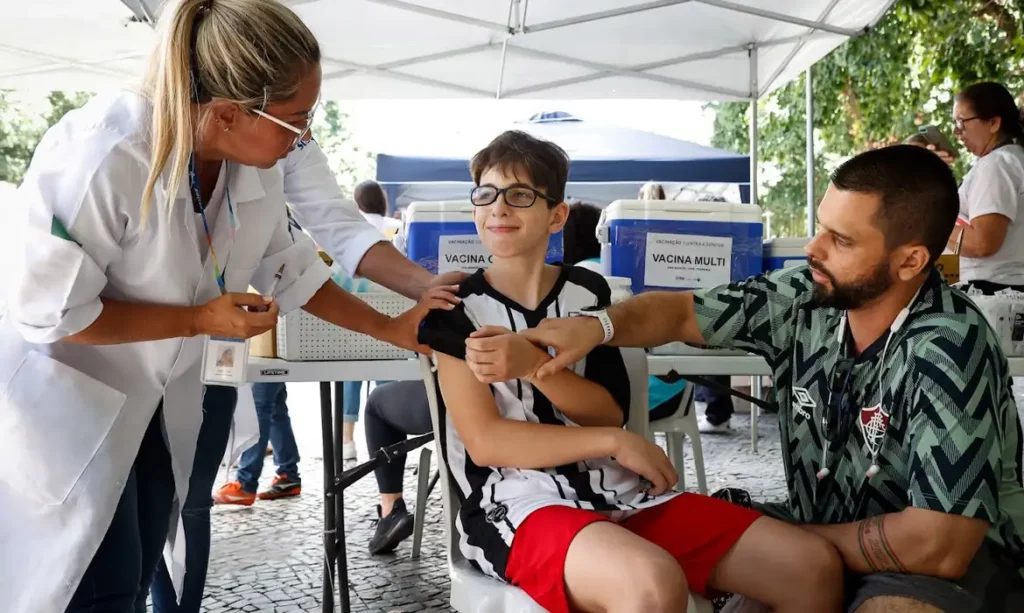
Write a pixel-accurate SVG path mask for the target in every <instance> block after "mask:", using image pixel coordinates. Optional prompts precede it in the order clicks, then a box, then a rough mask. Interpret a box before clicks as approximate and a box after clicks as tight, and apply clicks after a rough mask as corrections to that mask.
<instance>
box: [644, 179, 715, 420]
mask: <svg viewBox="0 0 1024 613" xmlns="http://www.w3.org/2000/svg"><path fill="white" fill-rule="evenodd" d="M637 199H639V200H664V199H665V188H663V187H662V186H661V184H660V183H653V182H648V183H645V184H644V185H643V187H641V188H640V193H639V194H638V195H637ZM701 200H705V201H711V202H725V199H724V198H721V197H716V196H702V197H701ZM705 378H706V379H709V380H710V381H713V382H715V383H717V384H719V385H721V386H722V387H724V388H728V387H729V386H730V384H731V383H732V381H731V380H730V377H729V376H728V375H705ZM693 399H694V403H695V404H694V408H695V409H696V410H698V411H700V410H701V409H703V411H704V414H703V415H701V416H700V418H699V421H698V428H699V429H700V432H701V433H704V434H722V433H727V432H729V431H731V430H732V424H731V422H732V414H733V413H734V412H735V409H734V408H733V404H732V396H730V395H729V394H726V393H722V392H720V391H718V390H716V389H712V388H709V387H704V386H703V385H698V386H696V387H694V389H693ZM701 405H703V406H701Z"/></svg>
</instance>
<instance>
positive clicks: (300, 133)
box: [252, 101, 320, 148]
mask: <svg viewBox="0 0 1024 613" xmlns="http://www.w3.org/2000/svg"><path fill="white" fill-rule="evenodd" d="M318 108H320V102H319V101H317V103H316V105H315V106H314V107H313V110H311V111H310V112H309V115H307V116H306V121H305V125H304V126H302V127H299V126H295V125H292V124H290V123H288V122H287V121H284V120H283V119H278V118H277V117H274V116H273V115H271V114H270V113H265V112H263V111H261V110H259V109H253V111H252V112H253V113H256V114H257V115H259V116H260V117H262V118H264V119H266V120H268V121H271V122H273V123H276V124H277V125H279V126H281V127H282V128H284V129H285V130H288V131H289V132H292V133H294V134H295V140H294V141H292V145H291V146H292V148H294V147H295V146H296V145H298V144H300V143H301V144H306V143H308V142H309V139H310V138H312V136H313V115H314V113H316V111H317V109H318Z"/></svg>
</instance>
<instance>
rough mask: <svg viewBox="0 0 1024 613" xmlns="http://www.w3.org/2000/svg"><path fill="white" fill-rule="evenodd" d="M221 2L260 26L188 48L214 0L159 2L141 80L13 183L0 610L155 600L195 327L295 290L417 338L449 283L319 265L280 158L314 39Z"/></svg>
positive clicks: (199, 333)
mask: <svg viewBox="0 0 1024 613" xmlns="http://www.w3.org/2000/svg"><path fill="white" fill-rule="evenodd" d="M217 4H218V5H219V6H218V10H224V11H230V12H232V17H233V21H234V22H235V23H236V24H238V27H239V28H242V27H248V28H250V31H249V34H250V36H236V37H233V38H229V37H226V36H212V37H210V38H209V39H208V41H209V44H210V45H215V48H207V49H205V50H204V49H202V48H201V47H200V48H199V49H198V50H199V54H198V55H199V57H198V62H197V58H196V54H195V53H190V52H188V49H189V48H190V47H191V45H190V46H186V47H184V49H185V50H186V52H185V53H184V54H183V53H181V49H182V46H181V45H179V44H174V45H172V44H169V43H170V42H172V41H175V40H180V39H181V38H182V37H188V38H190V39H191V38H193V37H194V34H195V32H194V29H195V28H194V27H192V28H191V30H189V27H187V26H192V25H193V24H194V23H195V20H193V19H191V18H190V17H191V16H193V15H194V14H196V12H197V11H199V12H201V11H208V10H210V2H209V0H184V1H183V2H180V5H179V6H168V9H167V14H166V15H165V17H166V18H165V19H164V23H163V25H162V38H161V46H160V48H159V49H158V50H157V52H156V53H155V54H154V56H153V58H152V60H151V66H150V69H151V70H150V73H149V78H148V79H147V83H146V88H145V90H144V95H137V94H133V93H119V94H116V95H112V96H106V97H101V98H97V99H95V100H94V101H92V102H90V103H89V104H88V105H87V106H86V107H85V108H83V109H81V110H79V111H76V112H72V113H70V114H69V115H68V116H67V117H66V118H65V119H64V120H62V121H61V122H60V123H59V124H58V125H56V126H54V127H53V128H52V129H51V130H50V131H49V132H48V133H47V134H46V136H45V137H44V138H43V141H42V142H41V143H40V146H39V148H38V150H37V152H36V154H35V157H34V159H33V161H32V165H31V167H30V169H29V172H28V173H27V175H26V179H25V182H24V184H23V186H22V187H21V189H20V192H19V206H22V207H24V208H26V209H27V211H28V221H27V223H26V224H25V226H24V227H23V228H22V231H21V232H20V233H19V234H20V236H21V238H22V242H23V248H22V249H21V250H20V251H21V253H22V254H23V260H22V261H20V262H16V263H14V265H15V266H17V267H18V268H17V271H18V272H17V274H16V275H15V277H16V278H15V280H14V281H12V282H11V283H10V284H9V286H8V287H6V288H3V290H4V292H5V293H6V294H7V298H8V303H7V310H6V312H5V313H4V314H3V315H2V321H0V432H3V433H4V434H5V439H4V444H3V445H0V461H2V462H3V464H4V466H5V469H6V470H5V471H4V476H3V477H2V478H0V594H3V599H4V610H5V611H11V612H16V613H20V612H25V613H37V612H41V611H47V612H51V611H73V612H78V611H90V612H93V613H100V612H111V613H135V612H137V611H144V610H145V593H146V590H147V589H148V584H149V581H150V580H151V578H152V576H153V570H154V568H155V567H156V563H157V560H158V558H159V556H160V554H161V550H162V549H163V545H164V542H165V540H166V537H167V533H168V528H169V526H171V524H172V522H174V521H175V520H176V511H175V510H174V509H173V500H174V499H175V498H177V499H178V500H183V499H184V498H185V496H186V495H187V488H188V480H189V475H190V473H191V468H192V460H193V455H194V452H195V443H196V436H197V433H198V430H199V427H200V424H201V422H202V409H201V406H202V385H201V383H200V373H199V370H200V361H201V354H202V348H203V337H204V336H206V335H217V336H231V337H237V338H244V337H250V336H253V335H255V334H258V333H260V332H262V331H265V330H267V329H269V328H270V327H271V326H272V325H273V324H274V322H275V320H276V317H277V315H278V312H279V310H280V312H287V311H289V310H291V309H295V308H299V307H303V308H305V309H306V310H308V311H310V312H311V313H313V314H315V315H317V316H319V317H322V318H324V319H326V320H329V321H331V322H333V323H336V324H338V325H342V326H345V327H348V328H352V329H354V330H359V331H362V332H366V333H368V334H371V335H373V336H375V337H377V338H380V339H383V340H386V341H389V342H393V343H395V344H398V345H400V346H403V347H407V348H414V349H415V348H417V345H416V343H415V331H416V328H417V327H418V323H419V320H420V319H421V318H422V316H423V314H424V313H425V311H426V309H427V308H429V307H438V308H445V307H447V306H449V305H450V303H451V301H454V300H455V298H454V297H453V296H451V294H450V292H448V291H446V290H445V289H435V290H430V291H429V292H427V293H426V295H425V298H424V300H423V302H421V303H420V305H419V306H418V307H417V308H415V309H413V310H412V311H410V312H408V313H407V314H405V315H403V316H401V317H399V318H394V319H392V318H389V317H386V316H384V315H382V314H380V313H377V312H376V311H373V310H372V309H370V308H368V307H367V306H365V304H364V303H362V302H361V301H359V300H357V299H355V298H353V297H351V296H349V295H348V294H346V293H345V292H343V291H342V290H341V289H340V288H339V287H337V286H336V285H334V284H333V283H330V282H329V277H330V271H329V270H328V269H327V267H326V266H325V265H324V264H323V262H322V261H321V260H320V258H319V257H318V256H317V253H316V250H315V248H314V246H313V244H312V242H311V241H310V240H309V239H307V238H306V237H305V236H303V235H302V234H301V233H293V232H292V231H290V229H289V225H288V221H287V218H286V214H285V202H284V194H283V186H282V181H283V179H282V172H281V169H280V167H279V162H280V161H281V160H282V159H284V158H285V157H286V156H287V155H288V152H289V151H291V150H292V148H293V147H294V146H295V145H296V143H298V142H302V139H305V138H308V127H309V121H310V113H311V111H312V110H313V109H314V107H315V105H316V101H317V99H318V97H319V89H320V65H319V60H320V51H319V47H318V46H317V43H316V40H315V39H314V38H313V36H312V35H311V34H310V32H309V31H308V29H306V28H305V26H304V25H303V24H302V23H301V21H300V20H299V19H298V18H297V17H296V16H295V15H294V14H293V13H292V12H291V11H290V10H288V9H287V8H285V7H284V6H283V5H281V4H279V3H278V2H275V1H273V0H218V1H217ZM215 34H217V33H215ZM220 34H224V33H220ZM236 34H237V32H236ZM204 51H205V53H206V54H207V55H206V57H203V54H204ZM213 58H217V59H216V60H214V59H213ZM203 62H213V64H210V65H205V64H203ZM197 63H198V64H199V65H200V70H199V72H200V73H201V74H202V79H201V80H200V79H197V78H196V73H197V71H196V64H197ZM213 67H216V68H217V69H218V70H213V69H212V68H213ZM197 211H202V213H197ZM282 264H283V265H284V278H283V279H282V280H281V282H280V283H279V284H278V285H277V289H276V292H275V295H274V298H273V299H271V298H269V297H266V298H264V297H260V296H256V295H248V294H245V293H244V292H245V291H246V290H247V288H248V287H249V286H250V285H252V286H254V287H256V288H257V289H259V290H261V291H263V292H267V291H269V289H270V287H271V285H272V279H273V277H274V274H275V272H277V271H278V270H279V269H280V267H281V265H282ZM244 306H250V307H267V310H266V311H265V312H262V313H253V312H248V311H247V310H245V309H244V308H242V307H244Z"/></svg>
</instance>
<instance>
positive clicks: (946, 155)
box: [928, 145, 953, 166]
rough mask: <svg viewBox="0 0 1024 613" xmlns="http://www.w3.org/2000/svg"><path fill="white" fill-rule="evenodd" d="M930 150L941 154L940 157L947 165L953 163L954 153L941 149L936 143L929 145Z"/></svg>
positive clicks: (938, 154)
mask: <svg viewBox="0 0 1024 613" xmlns="http://www.w3.org/2000/svg"><path fill="white" fill-rule="evenodd" d="M928 151H931V152H932V153H934V154H935V155H937V156H939V159H940V160H942V161H943V162H945V163H946V164H947V165H949V166H952V165H953V154H951V153H950V152H948V151H945V150H943V149H939V148H938V147H936V146H935V145H928Z"/></svg>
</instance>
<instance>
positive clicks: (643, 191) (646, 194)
mask: <svg viewBox="0 0 1024 613" xmlns="http://www.w3.org/2000/svg"><path fill="white" fill-rule="evenodd" d="M636 199H637V200H665V188H664V187H662V185H661V183H656V182H654V181H648V182H647V183H644V184H643V185H641V186H640V193H639V194H637V197H636Z"/></svg>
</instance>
